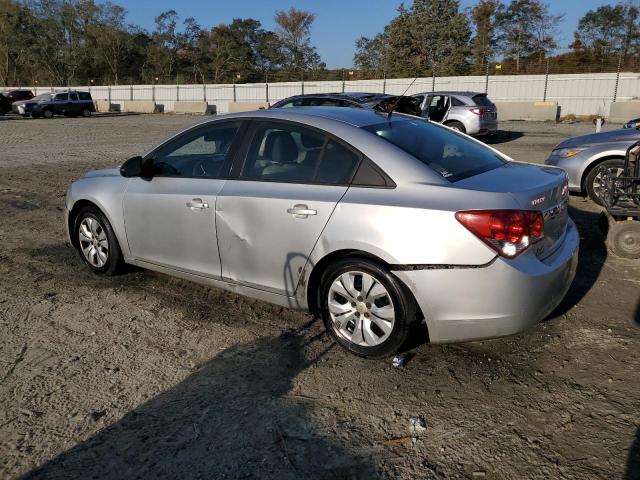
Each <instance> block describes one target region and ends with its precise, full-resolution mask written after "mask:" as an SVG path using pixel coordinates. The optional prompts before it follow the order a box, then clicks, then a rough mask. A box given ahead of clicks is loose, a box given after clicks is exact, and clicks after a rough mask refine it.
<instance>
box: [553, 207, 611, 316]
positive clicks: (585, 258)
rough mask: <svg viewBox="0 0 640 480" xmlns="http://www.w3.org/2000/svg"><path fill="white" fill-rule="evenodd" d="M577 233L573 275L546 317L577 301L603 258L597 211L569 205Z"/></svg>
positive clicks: (597, 272)
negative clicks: (574, 273)
mask: <svg viewBox="0 0 640 480" xmlns="http://www.w3.org/2000/svg"><path fill="white" fill-rule="evenodd" d="M569 216H570V217H571V218H572V219H573V221H574V222H575V224H576V226H577V227H578V232H579V234H580V253H579V256H578V268H577V271H576V276H575V278H574V280H573V283H572V284H571V287H570V288H569V291H568V292H567V294H566V295H565V297H564V299H563V300H562V302H560V305H558V306H557V307H556V309H555V310H554V311H553V312H552V313H551V315H550V316H549V317H547V318H553V317H557V316H559V315H564V314H566V313H567V312H569V310H571V309H572V308H573V307H574V306H575V305H577V304H578V303H579V302H580V301H581V300H582V298H583V297H584V296H585V295H586V294H587V293H588V292H589V290H591V287H593V285H594V284H595V283H596V281H597V280H598V277H599V276H600V272H601V271H602V268H603V266H604V263H605V262H606V260H607V246H606V245H605V243H604V236H603V234H602V231H601V230H600V227H599V223H598V221H599V218H600V213H599V212H592V211H589V210H586V209H581V208H576V207H574V206H570V207H569Z"/></svg>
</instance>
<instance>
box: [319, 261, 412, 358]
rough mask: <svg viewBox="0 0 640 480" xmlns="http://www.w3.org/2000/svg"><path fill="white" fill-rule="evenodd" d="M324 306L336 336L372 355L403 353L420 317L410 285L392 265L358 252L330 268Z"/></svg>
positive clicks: (354, 350) (350, 348)
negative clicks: (403, 281)
mask: <svg viewBox="0 0 640 480" xmlns="http://www.w3.org/2000/svg"><path fill="white" fill-rule="evenodd" d="M319 305H320V312H321V315H322V319H323V321H324V324H325V327H326V328H327V331H328V332H329V334H330V335H331V336H332V337H333V338H334V340H335V341H336V342H337V343H338V344H340V345H341V346H342V347H343V348H345V349H346V350H348V351H350V352H351V353H354V354H356V355H358V356H361V357H369V358H379V357H387V356H389V355H393V354H394V353H396V352H398V351H399V350H400V349H401V348H402V346H403V345H404V344H405V343H406V341H407V338H408V336H409V332H410V331H411V327H412V325H413V324H414V323H415V321H416V317H417V314H416V303H415V301H414V299H413V297H412V295H411V293H410V292H409V291H408V290H407V288H406V287H405V286H404V285H403V284H402V283H401V282H400V281H399V280H398V279H397V278H396V277H394V276H393V275H392V274H391V272H390V271H389V270H388V269H386V268H384V267H382V266H380V265H378V264H377V263H375V262H373V261H371V260H368V259H365V258H357V257H347V258H344V259H341V260H338V261H337V262H335V263H334V264H332V265H330V266H329V267H328V268H327V269H326V270H325V271H324V273H323V274H322V278H321V279H320V301H319Z"/></svg>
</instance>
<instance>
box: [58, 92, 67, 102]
mask: <svg viewBox="0 0 640 480" xmlns="http://www.w3.org/2000/svg"><path fill="white" fill-rule="evenodd" d="M55 101H56V102H68V101H69V94H68V93H58V94H56V97H55Z"/></svg>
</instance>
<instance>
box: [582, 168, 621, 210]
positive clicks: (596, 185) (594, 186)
mask: <svg viewBox="0 0 640 480" xmlns="http://www.w3.org/2000/svg"><path fill="white" fill-rule="evenodd" d="M601 166H603V167H607V168H610V169H616V168H618V169H620V170H622V168H624V160H622V159H618V158H614V159H611V160H605V161H604V162H602V163H599V164H598V165H596V166H594V167H593V168H592V169H591V171H590V172H589V174H588V175H587V177H586V178H585V180H584V187H585V190H586V191H587V195H588V196H589V198H590V199H591V200H593V201H594V202H595V203H597V204H598V205H600V206H602V204H603V202H602V200H601V199H600V195H599V192H601V190H602V186H601V184H600V175H601V173H600V172H599V170H600V168H599V167H601Z"/></svg>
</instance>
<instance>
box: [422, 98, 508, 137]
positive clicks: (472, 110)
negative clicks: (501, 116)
mask: <svg viewBox="0 0 640 480" xmlns="http://www.w3.org/2000/svg"><path fill="white" fill-rule="evenodd" d="M413 99H414V101H415V102H416V103H417V104H418V105H419V106H420V110H421V111H422V114H423V116H425V117H429V119H430V120H431V121H433V122H438V123H442V124H444V125H446V126H448V127H451V128H453V129H454V130H458V131H460V132H463V133H466V134H468V135H478V136H479V135H487V134H491V133H495V132H496V131H497V129H498V109H497V108H496V106H495V105H494V103H493V102H492V101H491V100H489V97H487V95H486V94H485V93H478V92H451V91H447V92H445V91H442V92H428V93H419V94H417V95H413Z"/></svg>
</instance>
